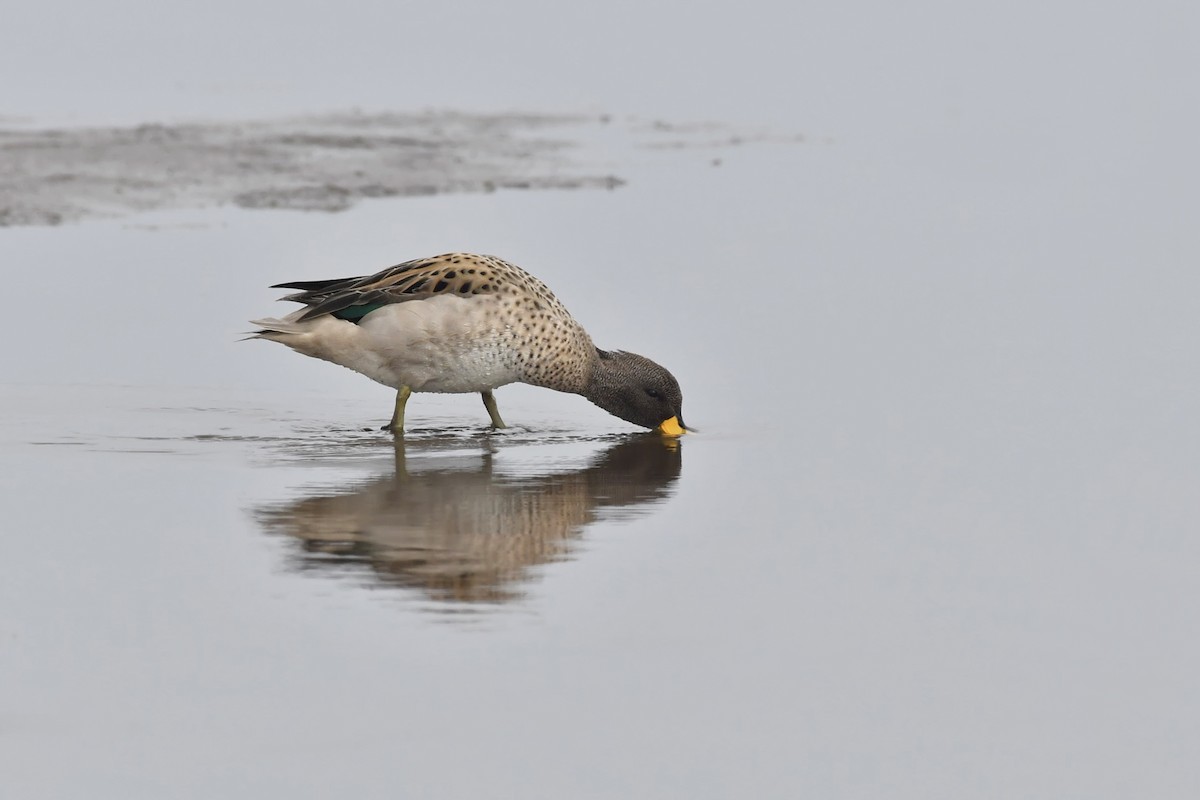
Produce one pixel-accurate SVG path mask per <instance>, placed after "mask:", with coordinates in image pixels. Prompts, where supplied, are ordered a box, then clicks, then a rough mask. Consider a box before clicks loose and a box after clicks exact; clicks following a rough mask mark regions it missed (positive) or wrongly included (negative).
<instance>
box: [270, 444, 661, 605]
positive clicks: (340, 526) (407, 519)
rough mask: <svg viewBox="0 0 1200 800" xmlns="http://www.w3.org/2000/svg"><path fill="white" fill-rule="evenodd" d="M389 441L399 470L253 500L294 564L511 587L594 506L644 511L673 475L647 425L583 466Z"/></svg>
mask: <svg viewBox="0 0 1200 800" xmlns="http://www.w3.org/2000/svg"><path fill="white" fill-rule="evenodd" d="M419 456H420V453H419V452H418V451H416V450H415V449H414V448H413V447H412V446H411V445H410V446H409V450H408V452H407V453H406V452H405V447H404V445H403V443H402V442H398V443H397V446H396V470H395V473H394V474H392V475H387V476H385V477H381V478H377V479H374V480H371V481H369V482H367V483H364V484H358V485H356V486H354V487H351V488H348V489H346V490H342V491H336V492H330V491H324V492H322V493H320V494H314V495H312V496H309V497H304V498H302V499H300V500H296V501H294V502H291V503H288V504H285V505H277V506H269V507H265V508H261V509H259V511H258V513H257V516H258V518H259V520H260V522H261V523H262V525H263V527H264V528H265V529H266V530H267V531H268V532H271V533H283V534H287V535H289V536H291V537H294V538H295V539H297V540H299V542H300V545H301V551H300V553H299V555H298V556H297V557H296V558H295V559H294V561H293V565H294V566H295V568H297V569H299V570H344V569H346V568H347V567H350V566H351V565H369V567H370V571H371V572H370V574H372V575H373V576H374V577H375V578H376V579H377V580H378V581H379V582H380V583H383V584H388V585H398V586H405V587H415V588H418V589H420V590H422V591H424V592H425V593H426V594H427V595H428V596H429V597H431V598H434V599H436V600H443V601H467V602H484V603H487V602H491V603H496V602H503V601H505V600H509V599H512V598H514V597H518V596H520V594H521V585H522V583H523V582H525V581H526V580H528V579H529V577H530V575H529V568H530V567H534V566H537V565H539V564H545V563H547V562H550V561H555V560H558V559H561V558H563V557H564V556H565V555H566V553H567V552H568V549H569V544H570V541H571V539H572V538H574V537H575V536H577V535H578V534H579V532H580V531H581V530H582V529H583V528H584V527H585V526H586V525H587V524H589V523H590V522H592V521H593V520H595V519H596V518H597V515H598V512H599V511H600V509H606V508H607V509H634V508H640V509H641V510H647V509H649V508H650V507H651V506H653V505H654V504H655V503H656V501H662V500H663V499H665V498H666V497H667V496H668V495H669V493H670V490H671V486H672V484H674V482H675V481H676V480H677V479H678V477H679V472H680V465H681V452H680V445H679V443H678V442H677V441H674V440H665V439H663V438H662V437H660V436H657V435H654V434H646V435H639V436H636V437H633V438H630V439H626V440H623V441H621V442H618V443H617V444H615V445H613V446H611V447H608V448H607V449H606V450H603V451H602V452H600V453H599V454H596V455H593V457H592V458H591V459H590V460H589V461H588V462H587V463H586V464H585V465H584V466H583V467H576V468H574V469H568V470H567V471H554V472H550V471H549V470H547V474H542V475H532V476H531V475H528V474H513V473H511V472H508V471H505V470H503V469H501V468H500V467H499V466H497V465H494V464H493V460H494V459H493V454H492V453H484V454H480V455H474V456H471V457H469V459H468V463H467V464H466V465H464V463H463V461H462V460H461V459H460V458H455V459H453V460H449V459H446V458H444V457H443V458H420V457H419Z"/></svg>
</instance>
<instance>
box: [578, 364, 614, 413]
mask: <svg viewBox="0 0 1200 800" xmlns="http://www.w3.org/2000/svg"><path fill="white" fill-rule="evenodd" d="M594 349H595V355H594V356H593V357H592V359H591V363H590V364H589V365H588V366H589V369H588V370H587V379H586V381H585V382H584V385H583V387H582V388H581V389H580V390H579V392H578V394H581V395H583V396H584V397H586V398H587V399H588V400H591V401H592V402H593V403H595V404H596V405H598V406H600V407H601V408H603V409H604V410H605V411H607V412H609V413H610V414H612V413H615V412H614V411H613V408H614V407H615V406H616V404H617V398H618V388H617V387H618V384H619V381H618V380H617V373H618V371H619V367H618V366H617V361H616V360H615V359H614V357H613V354H612V353H610V352H608V351H606V350H601V349H600V348H599V347H597V348H594Z"/></svg>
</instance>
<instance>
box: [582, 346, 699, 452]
mask: <svg viewBox="0 0 1200 800" xmlns="http://www.w3.org/2000/svg"><path fill="white" fill-rule="evenodd" d="M597 355H599V357H600V358H599V361H598V362H597V363H596V366H595V369H594V370H593V371H592V377H591V380H590V381H589V382H588V385H587V388H586V389H585V391H584V392H583V395H584V397H586V398H587V399H588V400H591V401H592V402H593V403H595V404H596V405H598V406H600V407H601V408H603V409H604V410H605V411H607V412H608V413H610V414H612V415H613V416H616V417H620V418H621V419H623V420H625V421H626V422H632V423H633V424H634V425H641V426H642V427H644V428H653V429H655V430H657V431H659V432H660V433H664V434H666V435H668V436H682V435H683V434H684V432H686V431H687V430H689V429H688V427H687V426H686V425H684V424H683V392H681V391H680V390H679V381H677V380H675V376H674V375H672V374H671V373H669V372H667V370H666V369H664V368H663V367H661V366H659V365H658V364H655V363H654V362H653V361H651V360H650V359H648V358H645V357H643V356H639V355H637V354H636V353H624V352H621V351H619V350H618V351H612V352H609V351H605V350H597Z"/></svg>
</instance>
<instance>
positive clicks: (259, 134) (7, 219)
mask: <svg viewBox="0 0 1200 800" xmlns="http://www.w3.org/2000/svg"><path fill="white" fill-rule="evenodd" d="M606 128H607V129H611V130H610V131H609V132H610V133H611V132H613V131H615V135H616V136H618V137H640V139H641V143H642V146H645V147H648V148H668V149H678V148H684V147H703V148H706V149H714V148H722V147H730V146H737V145H742V144H746V143H753V142H761V141H771V140H784V141H788V140H791V141H799V140H802V139H801V137H795V136H780V135H778V134H771V133H763V132H758V133H747V132H736V131H733V130H730V129H729V128H728V127H727V126H725V125H717V124H712V123H709V124H672V123H667V122H661V121H660V122H654V123H647V122H639V121H637V120H632V121H629V120H621V121H613V120H612V119H611V118H610V117H607V116H593V117H586V116H569V115H552V114H540V115H539V114H466V113H458V112H448V111H447V112H425V113H409V114H400V113H392V114H365V113H345V114H325V115H314V116H309V117H300V118H295V119H282V120H258V121H246V122H239V123H215V122H209V123H204V122H198V123H193V124H157V123H154V124H145V125H139V126H135V127H129V128H87V127H82V128H59V129H36V128H34V129H14V128H10V129H8V130H3V129H0V226H13V225H57V224H60V223H63V222H72V221H78V220H81V219H85V218H89V217H115V216H127V215H129V214H134V213H137V212H145V211H151V210H163V209H181V208H182V209H186V208H205V207H211V206H219V205H234V206H238V207H241V208H251V209H291V210H296V211H325V212H336V211H345V210H346V209H348V208H350V207H351V206H353V205H355V204H356V203H358V202H361V201H362V200H364V199H369V198H381V197H395V196H419V195H432V194H446V193H456V192H493V191H497V190H505V189H595V188H602V189H613V188H616V187H618V186H620V185H621V184H622V183H623V179H622V178H621V177H619V176H618V175H617V174H615V173H613V172H608V171H606V169H611V168H612V166H611V165H610V166H609V167H607V168H606V167H605V166H604V165H603V164H602V163H599V164H598V163H596V162H597V161H598V160H600V159H601V158H602V157H601V152H602V150H601V149H600V148H597V147H595V146H594V144H595V139H596V137H597V135H598V134H601V133H604V132H605V129H606ZM589 143H591V144H592V145H593V146H592V147H590V148H589V147H588V144H589Z"/></svg>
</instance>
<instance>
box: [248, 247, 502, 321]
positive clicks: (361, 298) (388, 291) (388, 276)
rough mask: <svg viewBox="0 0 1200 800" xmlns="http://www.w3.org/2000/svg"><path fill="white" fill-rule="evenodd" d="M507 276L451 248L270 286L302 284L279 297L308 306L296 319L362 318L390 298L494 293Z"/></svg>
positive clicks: (490, 264) (403, 299)
mask: <svg viewBox="0 0 1200 800" xmlns="http://www.w3.org/2000/svg"><path fill="white" fill-rule="evenodd" d="M502 277H503V276H502V272H501V269H500V268H499V267H498V265H497V264H496V263H495V262H494V261H493V260H492V259H488V258H486V257H483V256H474V255H470V254H467V253H447V254H446V255H441V256H433V257H432V258H421V259H417V260H416V261H406V262H404V263H403V264H397V265H396V266H394V267H389V268H387V269H385V270H383V271H381V272H377V273H375V274H374V275H366V276H362V277H358V278H336V279H332V280H323V281H293V282H291V283H279V284H276V285H275V286H273V287H271V288H273V289H300V291H299V292H296V293H295V294H289V295H287V296H286V297H283V298H280V299H282V300H290V301H292V302H295V303H303V304H304V305H306V306H308V308H307V309H305V310H304V313H302V314H301V315H300V316H299V317H298V318H297V319H296V321H297V322H303V321H305V320H309V319H313V318H314V317H320V316H323V315H325V314H332V315H333V316H336V317H338V318H340V319H347V320H358V319H361V318H362V317H364V316H366V315H367V314H370V313H371V312H372V311H374V310H376V309H377V308H380V307H381V306H385V305H389V304H391V303H404V302H408V301H410V300H422V299H425V298H428V297H433V296H434V295H439V294H457V295H463V296H468V295H479V294H491V293H493V292H495V291H496V289H497V286H498V283H499V281H500V280H502Z"/></svg>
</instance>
